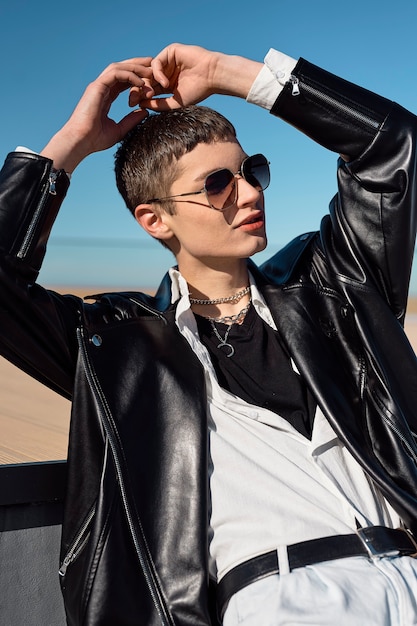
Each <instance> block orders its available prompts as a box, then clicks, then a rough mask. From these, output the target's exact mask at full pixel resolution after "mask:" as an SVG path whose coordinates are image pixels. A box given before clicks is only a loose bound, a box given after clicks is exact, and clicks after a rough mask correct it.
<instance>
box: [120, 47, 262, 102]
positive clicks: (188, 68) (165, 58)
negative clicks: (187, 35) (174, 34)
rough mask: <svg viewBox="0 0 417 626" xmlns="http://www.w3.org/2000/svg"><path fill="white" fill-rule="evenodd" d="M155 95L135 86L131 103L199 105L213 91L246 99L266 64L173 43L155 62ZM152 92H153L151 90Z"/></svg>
mask: <svg viewBox="0 0 417 626" xmlns="http://www.w3.org/2000/svg"><path fill="white" fill-rule="evenodd" d="M151 66H152V70H153V81H152V87H153V91H154V93H155V95H157V96H160V95H163V94H172V95H171V96H168V97H163V98H154V97H153V96H151V97H150V98H149V96H147V95H145V94H144V93H143V92H140V91H139V89H138V88H137V87H136V86H135V87H133V88H132V89H131V92H130V98H129V103H130V104H131V106H135V105H138V104H140V106H142V107H144V108H145V107H146V108H148V109H151V110H154V111H166V110H168V109H176V108H179V107H182V106H188V105H190V104H196V103H197V102H201V101H202V100H205V99H206V98H208V96H210V95H212V94H225V95H230V96H237V97H241V98H246V96H247V94H248V92H249V89H250V87H251V85H252V83H253V81H254V80H255V78H256V76H257V74H258V72H259V70H260V69H261V68H262V64H261V63H258V62H256V61H250V60H249V59H245V58H244V57H239V56H235V55H227V54H222V53H220V52H212V51H210V50H206V49H205V48H201V47H199V46H188V45H183V44H171V45H169V46H167V47H166V48H164V49H163V50H162V51H161V52H160V53H159V54H158V55H157V56H156V57H155V58H154V59H153V60H152V63H151ZM148 93H150V92H148Z"/></svg>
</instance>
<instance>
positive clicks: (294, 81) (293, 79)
mask: <svg viewBox="0 0 417 626" xmlns="http://www.w3.org/2000/svg"><path fill="white" fill-rule="evenodd" d="M289 83H290V84H291V95H293V96H299V95H300V93H301V89H300V87H302V90H303V91H306V92H307V93H309V94H311V95H312V96H315V97H316V98H317V99H319V100H322V102H326V103H327V104H330V105H331V106H332V107H335V108H337V109H339V110H340V111H343V112H344V113H346V114H348V115H350V116H351V117H353V118H355V119H356V120H358V121H359V122H362V123H363V124H366V125H367V126H370V127H371V128H374V129H377V128H379V122H377V121H376V120H374V119H373V118H372V117H370V116H369V115H366V114H365V113H361V112H360V111H358V110H357V109H354V108H353V107H350V106H349V105H347V104H344V103H343V102H340V101H339V100H336V98H333V97H332V96H329V95H328V94H325V93H323V92H322V91H319V90H318V89H316V88H315V87H312V86H311V85H308V84H307V83H304V82H302V81H300V79H299V78H298V77H297V76H294V74H291V76H290V78H289Z"/></svg>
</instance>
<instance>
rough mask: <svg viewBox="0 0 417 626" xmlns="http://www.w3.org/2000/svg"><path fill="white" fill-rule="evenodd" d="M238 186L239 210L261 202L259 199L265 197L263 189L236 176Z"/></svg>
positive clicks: (237, 201)
mask: <svg viewBox="0 0 417 626" xmlns="http://www.w3.org/2000/svg"><path fill="white" fill-rule="evenodd" d="M236 186H237V200H236V204H237V206H238V207H239V208H241V207H245V206H247V205H250V204H251V205H253V204H256V203H257V202H259V199H260V198H261V197H262V196H263V192H262V190H261V189H257V188H256V187H254V186H253V185H251V184H250V183H248V181H247V180H245V179H244V178H243V176H240V175H239V174H238V175H236Z"/></svg>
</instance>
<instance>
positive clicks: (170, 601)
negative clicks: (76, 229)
mask: <svg viewBox="0 0 417 626" xmlns="http://www.w3.org/2000/svg"><path fill="white" fill-rule="evenodd" d="M294 74H295V76H296V77H297V78H298V81H299V88H300V92H301V93H300V95H298V96H296V95H293V93H292V85H291V84H288V85H287V86H286V87H285V89H284V91H283V93H282V94H281V95H280V97H279V98H278V100H277V102H276V103H275V105H274V107H273V110H272V113H273V114H275V115H278V116H280V117H281V118H283V119H284V120H286V121H288V122H289V123H291V124H293V125H294V126H296V127H298V128H299V129H300V130H302V131H303V132H304V133H306V134H308V135H310V136H311V137H312V138H313V139H314V140H315V141H317V142H319V143H321V144H323V145H324V146H326V147H327V148H329V149H330V150H334V151H336V152H338V153H340V154H343V155H347V156H348V157H349V158H348V160H346V159H345V160H342V159H340V160H339V162H338V194H337V196H336V197H335V198H334V199H333V201H332V202H331V206H330V214H329V215H327V216H326V217H325V218H324V219H323V221H322V225H321V229H320V232H318V233H312V234H308V235H303V236H301V237H300V238H298V239H296V240H295V241H293V242H292V243H290V244H289V245H288V246H287V247H286V248H285V249H284V250H282V251H281V252H279V253H278V254H277V255H276V256H275V257H274V258H272V259H271V260H270V261H269V262H268V263H266V264H265V265H264V266H263V267H262V268H260V269H258V268H256V267H255V266H254V264H252V263H251V271H252V272H253V273H254V275H255V278H256V281H257V283H258V285H259V287H260V289H261V291H262V292H263V294H264V297H265V299H266V301H267V303H268V305H269V307H270V308H271V312H272V314H273V316H274V319H275V321H276V324H277V327H278V328H279V330H280V333H281V336H282V337H283V339H284V341H285V342H286V345H287V348H288V351H289V352H290V353H291V355H292V358H293V359H294V361H295V363H296V365H297V367H298V369H299V371H300V372H301V373H302V375H303V376H304V379H305V380H306V382H307V384H308V385H309V386H310V388H311V390H312V392H313V393H314V395H315V397H316V399H317V401H318V402H319V404H320V406H321V407H322V409H323V411H324V413H325V415H326V416H327V417H328V419H329V421H330V422H331V424H332V426H333V428H334V429H335V431H336V432H337V434H338V435H339V437H340V438H341V439H342V440H343V442H345V444H346V446H347V447H348V448H349V450H350V451H351V452H352V453H353V455H354V456H355V457H356V459H357V460H358V461H359V463H360V464H361V465H362V466H363V468H364V469H365V471H366V472H367V473H368V474H369V476H370V477H371V478H372V479H373V480H374V481H375V482H376V483H377V484H378V485H379V486H380V488H381V489H382V491H383V493H384V495H385V496H386V497H387V498H388V500H389V501H390V502H391V503H392V505H393V506H394V507H395V509H396V510H397V511H398V512H399V514H400V515H401V517H402V519H403V520H404V523H405V524H406V525H407V526H408V527H409V528H410V529H412V530H413V531H414V532H417V468H416V460H417V448H416V445H415V441H414V438H413V432H417V418H416V407H417V384H416V381H417V367H416V359H415V356H414V353H413V350H412V349H411V347H410V345H409V343H408V341H407V339H406V337H405V335H404V332H403V329H402V323H403V320H404V314H405V307H406V301H407V291H408V282H409V275H410V268H411V261H412V256H413V246H414V236H415V202H416V188H415V158H416V154H415V147H416V141H415V134H416V129H417V123H416V118H415V117H414V116H413V115H411V114H410V113H409V112H407V111H405V110H403V109H402V108H400V107H399V106H397V105H395V104H393V103H391V102H389V101H387V100H385V99H383V98H381V97H379V96H376V95H374V94H372V93H370V92H368V91H366V90H363V89H361V88H359V87H356V86H354V85H352V84H350V83H347V82H345V81H343V80H341V79H339V78H337V77H335V76H332V75H330V74H328V73H326V72H324V71H322V70H320V69H318V68H317V67H315V66H313V65H311V64H309V63H307V62H306V61H304V60H301V61H300V62H299V63H298V65H297V67H296V70H295V72H294ZM51 174H52V179H51ZM300 179H302V172H300ZM67 187H68V180H67V178H66V176H65V174H64V173H63V172H58V173H53V171H52V169H51V163H50V162H49V161H48V160H46V159H44V158H41V157H38V156H34V155H30V154H26V153H12V154H11V155H9V157H8V158H7V160H6V163H5V165H4V168H3V170H2V172H1V174H0V251H1V255H0V329H1V331H0V349H1V352H2V354H4V355H5V356H6V357H7V358H9V359H10V360H11V361H13V362H14V363H16V364H17V365H18V366H19V367H21V368H22V369H24V370H26V371H27V372H29V373H30V374H31V375H32V376H34V377H36V378H38V379H39V380H40V381H42V382H43V383H45V384H47V385H49V386H50V387H51V388H53V389H55V390H56V391H58V392H59V393H61V394H63V395H65V396H66V397H69V398H72V401H73V410H72V424H71V433H70V444H69V457H68V471H69V478H68V492H67V503H66V511H65V522H64V528H63V538H62V568H61V574H62V575H61V582H62V589H63V593H64V598H65V605H66V610H67V618H68V623H69V624H71V625H72V626H75V625H77V626H78V625H83V626H87V625H88V626H93V625H94V626H103V625H111V626H114V625H115V624H117V625H118V626H128V625H133V624H135V625H147V626H151V625H152V626H153V625H155V626H156V625H173V624H175V625H177V626H179V625H181V626H203V625H204V626H207V625H209V624H213V623H214V622H215V618H213V617H210V612H209V608H208V606H209V604H210V603H209V595H210V594H209V585H208V564H207V561H208V558H207V524H208V510H207V501H208V497H207V490H208V479H207V466H208V451H207V422H206V411H205V409H206V399H205V390H204V376H203V372H202V369H201V366H200V364H199V361H198V360H197V358H196V356H195V355H194V353H193V352H192V351H191V349H190V347H189V345H188V343H187V342H186V340H185V339H184V338H183V337H182V336H181V334H180V333H179V332H178V330H177V328H176V326H175V323H174V310H173V307H172V306H171V304H170V284H169V280H168V279H167V278H165V279H164V281H163V283H162V285H161V287H160V289H159V291H158V293H157V295H156V297H154V298H153V297H150V296H147V295H144V294H140V293H118V294H104V295H100V296H97V298H96V299H95V300H94V301H93V302H92V303H90V304H86V303H83V302H82V301H80V300H79V299H78V298H75V297H72V296H60V295H57V294H54V293H51V292H49V291H46V290H44V289H43V288H41V287H40V286H39V285H37V284H36V282H35V281H36V277H37V273H38V270H39V267H40V264H41V261H42V258H43V255H44V251H45V244H46V240H47V237H48V234H49V232H50V229H51V226H52V223H53V220H54V217H55V215H56V212H57V211H58V208H59V205H60V203H61V201H62V199H63V197H64V195H65V193H66V190H67ZM54 194H55V195H54Z"/></svg>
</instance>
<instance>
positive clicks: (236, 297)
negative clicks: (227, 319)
mask: <svg viewBox="0 0 417 626" xmlns="http://www.w3.org/2000/svg"><path fill="white" fill-rule="evenodd" d="M249 292H250V285H248V286H247V287H245V288H244V289H242V290H241V291H238V292H237V293H235V294H233V296H226V297H225V298H215V299H214V300H199V299H198V298H190V303H191V304H224V303H225V302H234V303H236V302H239V300H241V299H242V298H243V297H244V296H246V294H248V293H249Z"/></svg>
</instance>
